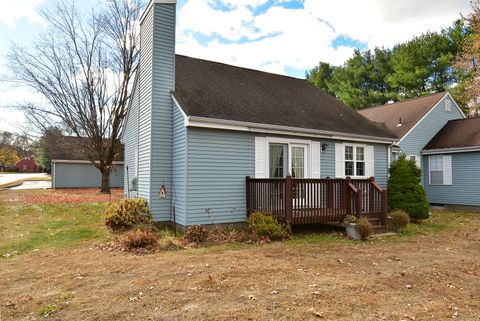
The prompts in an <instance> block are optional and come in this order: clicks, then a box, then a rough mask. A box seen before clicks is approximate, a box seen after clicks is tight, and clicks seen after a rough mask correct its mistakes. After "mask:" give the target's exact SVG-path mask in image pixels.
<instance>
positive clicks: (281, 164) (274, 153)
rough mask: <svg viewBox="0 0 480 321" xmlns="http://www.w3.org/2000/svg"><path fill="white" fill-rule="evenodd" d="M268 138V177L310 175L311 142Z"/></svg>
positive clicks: (303, 176) (301, 176)
mask: <svg viewBox="0 0 480 321" xmlns="http://www.w3.org/2000/svg"><path fill="white" fill-rule="evenodd" d="M268 140H269V141H267V145H268V163H267V164H268V168H267V173H268V177H270V178H282V177H286V176H287V175H291V176H292V177H294V178H295V177H296V178H305V177H308V176H309V175H310V174H309V166H310V159H309V158H308V157H309V155H310V152H309V149H310V144H308V143H303V142H300V141H298V142H297V141H292V142H290V141H288V142H286V141H285V142H284V141H282V140H280V139H268ZM316 156H318V157H319V156H320V155H316ZM318 163H319V162H318Z"/></svg>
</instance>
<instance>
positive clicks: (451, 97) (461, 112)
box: [447, 92, 467, 118]
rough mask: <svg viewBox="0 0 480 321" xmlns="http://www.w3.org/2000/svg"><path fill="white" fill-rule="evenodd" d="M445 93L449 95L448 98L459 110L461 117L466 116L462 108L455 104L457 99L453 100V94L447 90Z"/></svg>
mask: <svg viewBox="0 0 480 321" xmlns="http://www.w3.org/2000/svg"><path fill="white" fill-rule="evenodd" d="M447 95H448V97H450V100H451V101H452V102H453V104H454V105H455V107H457V109H458V111H459V112H460V114H462V117H463V118H467V116H466V115H465V113H464V112H463V110H462V109H461V108H460V106H458V104H457V101H456V100H455V98H453V96H452V95H451V94H450V93H449V92H447Z"/></svg>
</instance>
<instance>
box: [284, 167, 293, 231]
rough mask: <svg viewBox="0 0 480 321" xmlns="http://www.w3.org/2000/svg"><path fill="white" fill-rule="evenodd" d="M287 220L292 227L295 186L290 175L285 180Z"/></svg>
mask: <svg viewBox="0 0 480 321" xmlns="http://www.w3.org/2000/svg"><path fill="white" fill-rule="evenodd" d="M285 220H286V221H287V225H288V226H289V227H291V225H292V223H293V184H292V176H290V175H288V176H287V178H286V179H285Z"/></svg>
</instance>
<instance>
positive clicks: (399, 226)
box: [389, 210, 410, 232]
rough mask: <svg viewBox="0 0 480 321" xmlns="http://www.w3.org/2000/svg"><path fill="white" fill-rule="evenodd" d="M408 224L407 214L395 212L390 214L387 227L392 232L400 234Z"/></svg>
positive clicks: (408, 217) (401, 211)
mask: <svg viewBox="0 0 480 321" xmlns="http://www.w3.org/2000/svg"><path fill="white" fill-rule="evenodd" d="M409 223H410V216H408V214H407V213H406V212H405V211H403V210H397V211H395V212H393V213H391V214H390V225H389V227H390V228H391V229H392V231H395V232H402V231H403V230H404V229H405V227H407V225H408V224H409Z"/></svg>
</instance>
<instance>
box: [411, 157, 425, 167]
mask: <svg viewBox="0 0 480 321" xmlns="http://www.w3.org/2000/svg"><path fill="white" fill-rule="evenodd" d="M408 159H409V160H413V161H414V162H415V165H417V167H418V168H422V166H421V165H422V164H421V157H420V156H418V155H409V156H408Z"/></svg>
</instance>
